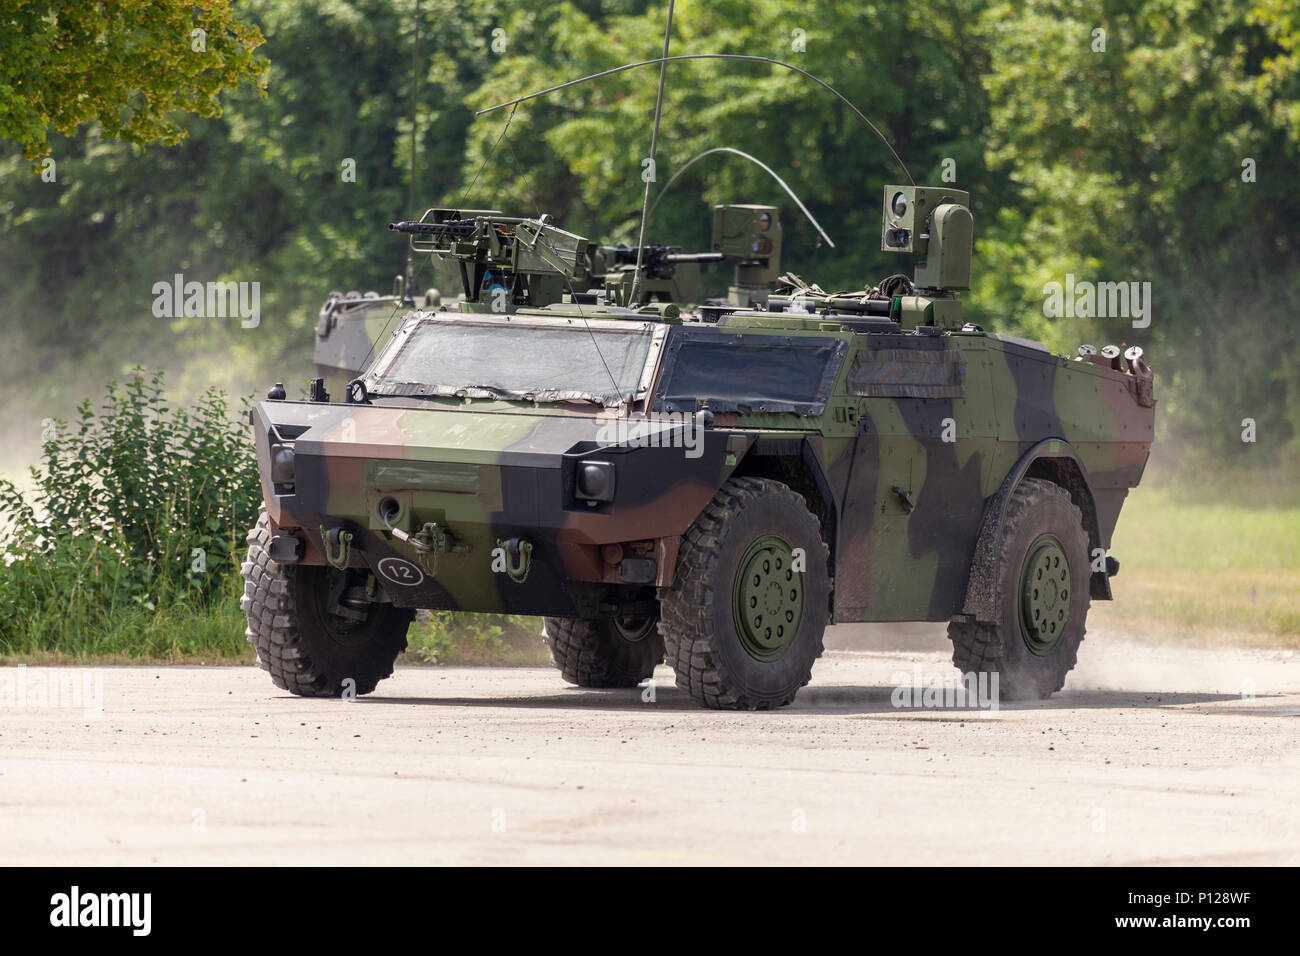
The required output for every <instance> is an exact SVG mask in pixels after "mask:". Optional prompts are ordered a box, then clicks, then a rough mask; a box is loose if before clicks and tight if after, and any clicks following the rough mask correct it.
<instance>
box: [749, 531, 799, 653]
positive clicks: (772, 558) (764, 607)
mask: <svg viewBox="0 0 1300 956" xmlns="http://www.w3.org/2000/svg"><path fill="white" fill-rule="evenodd" d="M803 597H804V589H803V572H802V571H796V570H795V568H794V551H793V549H792V548H791V547H790V543H789V542H788V541H786V540H785V539H784V538H782V537H780V536H778V535H774V534H769V535H764V536H763V537H761V538H759V539H758V540H757V541H755V542H754V543H753V544H751V545H750V546H749V547H748V548H746V549H745V553H744V554H743V555H741V558H740V563H739V564H738V565H737V566H736V576H735V579H734V580H733V581H732V586H731V610H732V616H733V618H734V620H735V624H736V633H737V634H739V635H740V643H741V646H742V647H744V648H745V653H747V654H748V655H749V656H750V657H752V658H754V660H756V661H763V662H769V661H774V660H777V659H779V658H780V657H781V656H782V655H784V654H785V652H786V651H787V650H788V649H789V648H790V644H791V643H792V642H793V641H794V636H795V634H796V633H797V632H798V630H799V622H800V621H801V620H802V619H803Z"/></svg>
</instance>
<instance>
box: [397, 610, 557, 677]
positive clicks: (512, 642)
mask: <svg viewBox="0 0 1300 956" xmlns="http://www.w3.org/2000/svg"><path fill="white" fill-rule="evenodd" d="M407 647H408V653H410V654H414V655H415V656H416V657H417V658H418V659H419V660H421V661H424V662H426V663H430V664H497V665H516V666H523V665H530V664H545V663H547V662H548V661H549V660H550V657H549V653H548V651H547V650H546V646H545V645H544V644H543V643H542V619H541V618H540V617H527V616H525V615H522V614H462V613H460V612H457V611H421V612H419V614H417V615H416V619H415V622H414V623H413V624H412V625H411V630H410V632H409V634H408V635H407Z"/></svg>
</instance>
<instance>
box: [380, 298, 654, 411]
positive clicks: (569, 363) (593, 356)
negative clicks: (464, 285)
mask: <svg viewBox="0 0 1300 956" xmlns="http://www.w3.org/2000/svg"><path fill="white" fill-rule="evenodd" d="M655 337H656V330H655V326H654V325H652V324H651V323H646V322H637V321H632V320H608V319H605V320H597V319H587V320H584V319H573V318H567V317H554V318H553V317H550V316H545V317H542V316H538V317H533V316H519V315H512V316H509V317H505V316H502V317H499V318H497V317H494V318H486V317H465V316H449V315H421V316H415V317H413V318H411V319H408V320H407V322H406V323H405V324H404V325H403V326H402V327H401V328H400V329H399V330H398V332H397V334H396V335H395V336H394V338H393V341H392V342H390V343H389V345H388V347H387V348H386V349H385V350H384V352H383V353H382V354H381V355H380V356H379V358H378V360H377V361H376V362H375V366H374V368H373V369H372V370H371V372H370V374H369V375H367V377H366V386H367V389H368V390H369V391H370V392H371V393H372V394H373V395H375V396H376V397H384V396H401V397H418V396H426V395H432V396H445V395H465V396H468V397H470V398H482V397H488V398H508V399H523V398H528V399H531V400H534V401H562V400H567V399H585V400H587V401H593V402H598V403H600V404H602V405H616V404H618V403H619V402H622V401H625V400H626V399H627V398H628V397H629V396H632V397H636V396H638V395H641V394H643V393H644V391H645V385H644V382H643V377H644V376H643V373H644V372H645V367H646V360H647V357H648V356H649V354H650V348H651V343H652V340H654V339H655Z"/></svg>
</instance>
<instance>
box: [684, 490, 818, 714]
mask: <svg viewBox="0 0 1300 956" xmlns="http://www.w3.org/2000/svg"><path fill="white" fill-rule="evenodd" d="M828 568H829V551H828V549H827V547H826V543H825V541H823V540H822V536H821V526H820V524H819V523H818V521H817V519H816V518H815V517H814V516H813V514H812V513H811V512H810V511H809V510H808V507H807V505H806V504H805V502H804V500H803V498H801V497H800V496H799V495H798V494H797V493H795V492H794V491H793V490H791V489H790V488H788V487H787V486H786V485H783V484H781V483H780V482H778V481H772V480H770V479H766V478H733V479H731V480H730V481H728V482H727V483H726V484H724V485H723V486H722V488H721V489H719V491H718V493H717V494H716V495H714V496H713V500H712V501H710V502H709V504H708V505H707V506H706V507H705V509H704V512H703V514H701V515H700V516H699V517H698V518H696V519H695V522H694V524H692V525H691V527H690V528H689V529H688V530H687V532H686V534H685V536H684V537H683V538H682V543H681V547H680V549H679V550H678V554H677V569H676V574H675V576H674V580H673V586H672V587H671V588H669V589H668V590H667V591H666V592H665V593H664V594H663V595H662V597H661V598H660V608H661V620H660V624H659V629H660V631H661V632H662V633H663V635H664V645H665V647H666V650H667V654H668V663H669V664H671V665H672V666H673V669H674V670H675V671H676V674H677V686H678V687H680V688H682V689H683V690H685V691H686V692H687V693H689V694H690V695H691V697H693V698H694V699H695V700H697V701H698V702H699V703H701V704H703V705H704V706H706V707H714V708H725V709H731V710H766V709H770V708H773V707H782V706H784V705H786V704H788V703H790V702H791V701H793V700H794V697H795V694H796V693H798V691H799V688H800V687H802V686H803V685H804V684H806V683H808V680H809V678H810V677H811V676H812V667H813V663H814V662H815V661H816V660H817V658H818V657H820V656H821V652H822V636H823V634H824V632H825V630H826V622H827V619H828V617H829V609H830V576H829V570H828Z"/></svg>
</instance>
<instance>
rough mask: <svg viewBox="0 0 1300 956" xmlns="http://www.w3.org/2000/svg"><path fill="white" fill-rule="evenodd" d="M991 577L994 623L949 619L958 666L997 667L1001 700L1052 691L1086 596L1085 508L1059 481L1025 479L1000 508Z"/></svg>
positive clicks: (1076, 640) (1070, 661)
mask: <svg viewBox="0 0 1300 956" xmlns="http://www.w3.org/2000/svg"><path fill="white" fill-rule="evenodd" d="M1002 528H1003V530H1002V545H1001V547H1000V549H999V551H998V553H997V555H996V556H995V557H994V558H993V559H992V560H993V561H994V562H995V567H994V568H993V574H992V575H991V576H990V578H989V579H990V580H991V581H993V582H994V586H995V587H996V588H997V589H998V590H997V594H996V596H995V599H996V605H995V606H996V607H997V609H998V615H999V621H1000V623H998V624H996V625H994V624H987V623H959V622H953V623H951V624H949V625H948V637H949V638H950V639H951V640H952V646H953V651H952V662H953V663H954V664H955V665H957V667H958V669H959V670H961V671H962V673H964V674H965V673H972V672H974V673H996V674H997V675H998V693H999V695H1000V696H1001V697H1002V698H1004V699H1006V700H1033V699H1041V698H1045V697H1050V696H1051V695H1052V694H1053V693H1055V692H1056V691H1058V690H1060V689H1061V688H1062V687H1063V686H1065V675H1066V674H1068V673H1069V672H1070V670H1071V668H1073V667H1074V665H1075V662H1076V661H1077V660H1078V655H1079V645H1080V643H1082V641H1083V635H1084V630H1085V627H1084V624H1085V621H1086V619H1087V616H1088V606H1089V604H1090V603H1091V597H1090V595H1089V591H1088V585H1089V577H1090V572H1089V564H1088V536H1087V534H1086V533H1085V531H1084V529H1083V515H1082V513H1081V512H1080V511H1079V509H1078V507H1076V506H1075V504H1074V502H1073V501H1071V500H1070V495H1069V493H1068V492H1067V491H1066V490H1065V489H1064V488H1062V487H1061V486H1060V485H1055V484H1052V483H1051V482H1050V481H1043V480H1042V479H1038V478H1026V479H1025V480H1024V481H1022V482H1020V484H1019V485H1018V486H1017V487H1016V489H1015V491H1014V492H1012V494H1011V500H1010V501H1008V502H1007V505H1006V512H1005V513H1004V515H1003V526H1002Z"/></svg>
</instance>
